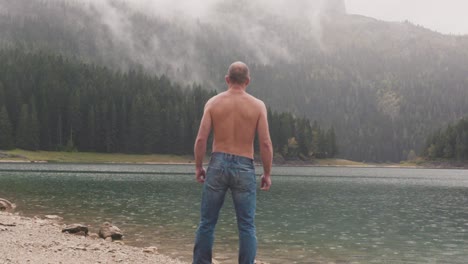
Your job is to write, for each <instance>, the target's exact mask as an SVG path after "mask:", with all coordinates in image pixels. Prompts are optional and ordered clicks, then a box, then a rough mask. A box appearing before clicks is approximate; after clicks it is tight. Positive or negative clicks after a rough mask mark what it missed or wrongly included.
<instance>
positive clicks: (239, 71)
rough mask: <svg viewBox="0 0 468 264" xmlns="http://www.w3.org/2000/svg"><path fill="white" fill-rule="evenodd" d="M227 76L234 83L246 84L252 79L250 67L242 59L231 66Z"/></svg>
mask: <svg viewBox="0 0 468 264" xmlns="http://www.w3.org/2000/svg"><path fill="white" fill-rule="evenodd" d="M227 77H228V78H229V81H230V82H231V83H233V84H241V85H242V84H246V83H247V81H248V80H249V79H250V72H249V67H247V65H246V64H245V63H243V62H241V61H237V62H234V63H233V64H231V66H229V69H228V72H227Z"/></svg>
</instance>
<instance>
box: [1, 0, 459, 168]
mask: <svg viewBox="0 0 468 264" xmlns="http://www.w3.org/2000/svg"><path fill="white" fill-rule="evenodd" d="M99 2H102V1H99ZM111 2H112V3H110V4H109V5H107V6H106V8H104V9H102V8H99V7H97V8H96V7H94V6H93V5H92V4H83V3H80V2H79V1H67V0H63V1H53V2H50V1H39V0H15V1H4V3H3V7H4V8H3V11H2V12H0V25H1V29H2V30H1V34H0V45H3V46H4V47H22V48H23V49H24V50H26V51H34V52H36V51H38V50H48V51H49V52H50V53H52V54H62V55H63V58H72V57H78V58H80V60H84V61H87V62H92V63H95V64H97V65H104V66H106V67H107V68H106V69H103V68H100V67H94V66H89V65H88V66H85V67H82V66H80V65H79V63H72V65H73V66H66V65H67V63H69V62H67V63H65V62H63V63H60V62H59V63H53V64H52V65H47V61H44V60H39V61H42V62H45V64H37V63H32V62H31V61H29V60H28V61H27V62H26V61H25V62H24V63H18V62H17V59H20V60H21V59H24V57H22V56H18V58H14V57H11V56H10V57H5V58H2V60H1V61H2V65H1V67H2V68H3V70H2V73H1V74H2V76H5V74H7V75H6V76H9V77H4V78H7V80H2V81H3V82H4V86H5V89H8V90H10V91H11V90H13V91H14V90H18V91H14V92H12V93H11V94H9V95H7V96H8V98H9V101H8V103H9V104H16V105H17V106H14V107H13V106H11V105H9V106H8V107H7V110H8V114H9V118H10V120H11V123H14V124H12V126H13V130H14V134H15V136H17V135H18V134H17V132H16V130H17V129H18V128H19V126H18V120H19V119H20V117H21V112H22V110H25V111H26V108H24V109H22V108H23V106H22V105H23V104H27V105H28V106H27V111H28V112H29V113H28V114H25V111H23V116H22V120H25V119H30V120H31V121H28V122H32V121H34V113H33V112H34V111H33V110H34V108H36V111H37V115H38V120H39V121H40V124H41V125H40V127H41V128H42V129H41V132H40V145H39V148H40V149H44V148H45V147H46V148H52V149H54V148H55V147H56V146H57V145H60V146H62V147H63V148H71V149H73V148H74V147H77V146H78V149H79V150H86V151H91V150H93V151H100V152H107V151H117V152H123V151H132V152H135V151H138V152H140V151H142V152H149V151H150V152H154V151H157V152H162V153H166V152H168V149H167V146H168V145H169V144H172V143H174V142H170V140H169V139H168V138H166V137H164V136H163V137H161V138H159V137H153V138H151V137H147V136H146V137H143V136H142V135H139V134H138V133H140V132H138V133H137V131H142V130H135V129H129V131H126V132H125V133H126V134H127V135H132V136H130V137H131V138H133V139H134V140H135V141H138V142H137V143H135V144H133V143H132V144H128V136H123V135H124V134H125V133H123V132H122V131H124V130H123V127H124V126H121V127H117V128H116V127H115V122H114V121H115V119H113V118H115V117H117V119H118V120H121V119H120V117H121V116H122V115H126V116H128V117H130V116H132V115H139V119H133V118H127V119H126V122H129V121H130V120H133V121H132V122H134V123H132V124H124V125H126V126H127V127H128V128H130V127H132V126H133V125H135V127H137V126H140V127H142V128H144V129H145V130H154V131H153V132H154V133H155V134H159V133H160V134H163V135H164V134H171V135H172V134H173V131H174V130H173V129H174V127H183V129H180V130H179V131H177V132H180V133H183V134H185V135H184V136H183V138H184V140H183V141H182V142H181V141H178V140H177V141H175V143H176V145H177V146H175V148H174V149H172V148H171V152H172V151H174V152H175V153H184V152H185V151H188V149H189V148H191V146H189V142H191V140H192V139H193V133H194V132H195V128H194V127H195V125H194V123H196V122H197V121H198V120H197V117H198V116H197V115H198V113H199V112H198V111H199V109H200V108H201V107H202V105H203V102H204V101H203V100H204V99H205V98H206V97H205V96H208V95H210V94H211V92H207V91H210V90H215V89H217V91H220V90H222V89H223V87H225V86H224V82H223V76H224V74H225V71H226V67H227V66H228V64H229V63H231V62H232V61H234V60H243V61H245V62H246V63H248V64H249V65H250V66H251V71H252V77H253V79H252V84H251V86H250V87H249V89H250V90H249V91H250V92H251V93H252V94H253V95H254V96H256V97H258V98H260V99H262V100H263V101H265V103H266V104H267V105H268V106H271V107H272V111H277V112H289V113H291V115H292V116H296V117H305V118H307V119H309V120H317V122H318V123H319V124H320V125H321V127H326V128H327V129H326V130H328V128H330V127H333V128H334V133H335V134H336V139H337V140H336V144H337V146H338V147H339V156H340V157H343V158H346V159H353V160H358V161H368V162H387V161H392V162H399V161H401V160H406V159H407V158H408V156H414V155H412V154H411V153H412V152H413V153H415V154H416V155H421V151H422V150H423V149H424V144H425V139H426V138H427V137H428V136H429V135H430V134H431V133H432V132H433V131H435V130H436V129H437V128H439V127H443V126H446V125H447V123H448V122H451V121H454V120H458V119H459V118H461V117H463V116H464V115H466V113H467V112H468V103H467V102H468V89H467V87H468V79H467V78H466V73H467V72H468V37H466V36H450V35H442V34H439V33H437V32H432V31H430V30H427V29H424V28H422V27H419V26H416V25H413V24H411V23H394V22H392V23H387V22H383V21H378V20H375V19H371V18H366V17H363V16H356V15H347V14H343V13H340V12H336V13H335V14H333V15H325V16H323V17H320V18H318V17H317V18H316V19H314V21H315V22H317V23H315V24H313V25H312V24H311V23H310V20H309V18H308V17H306V16H298V17H297V18H286V19H285V18H284V17H282V16H278V15H275V14H269V13H264V11H263V10H262V11H259V10H258V9H255V8H254V7H255V5H254V4H252V5H250V4H249V3H251V2H254V1H244V2H242V8H240V6H239V5H240V3H239V1H232V0H225V1H220V5H222V6H218V8H216V9H214V10H216V12H215V13H216V14H215V16H214V17H210V19H206V20H204V19H203V17H202V18H200V19H198V20H196V21H192V20H190V18H186V17H184V18H183V19H178V18H171V19H167V18H165V16H160V15H159V14H148V13H144V12H142V11H138V10H136V9H133V8H130V7H128V6H126V4H125V3H120V1H111ZM221 2H222V3H221ZM223 12H226V13H223ZM30 14H34V16H31V15H30ZM105 14H107V16H106V15H105ZM108 14H112V19H110V18H109V15H108ZM217 17H218V18H221V19H216V18H217ZM234 19H235V21H234ZM318 19H320V21H316V20H318ZM110 20H112V21H114V22H115V21H125V23H112V21H110ZM238 21H243V22H244V23H245V24H246V25H250V26H248V27H247V26H246V27H241V26H240V27H233V26H232V25H235V24H236V23H237V22H238ZM317 24H319V25H320V28H319V30H317V28H316V25H317ZM119 25H120V26H119ZM63 58H62V59H61V60H64V61H66V60H67V59H63ZM51 60H55V59H54V58H51ZM27 63H31V65H30V66H29V65H27ZM15 64H17V65H18V67H26V68H28V69H29V70H28V71H26V70H24V69H20V71H21V73H22V75H21V78H19V79H17V80H15V79H14V78H16V77H17V75H16V73H15V72H16V71H17V68H18V67H16V68H15V66H14V65H15ZM62 64H64V65H65V66H64V69H63V70H62V68H61V65H62ZM25 65H26V66H25ZM32 67H35V68H37V67H39V69H33V71H32V72H34V71H36V72H37V74H36V75H34V74H29V72H31V68H32ZM5 68H7V70H6V71H5ZM8 68H10V69H8ZM75 69H76V71H75ZM109 69H112V70H109ZM128 69H133V71H128ZM140 69H141V70H140ZM114 70H120V71H122V72H123V73H116V72H114ZM91 73H92V74H91ZM148 73H150V74H149V75H150V76H153V75H154V74H155V73H156V74H158V75H159V77H157V78H156V77H150V76H148ZM109 75H115V78H114V77H112V78H109V77H108V76H109ZM12 76H15V77H14V78H12ZM87 78H89V79H90V80H89V84H88V80H87ZM44 79H48V80H54V81H50V82H47V81H44ZM169 80H170V81H177V82H178V83H181V84H183V86H185V85H186V84H188V85H189V86H191V88H189V89H188V90H189V91H185V90H182V89H174V90H176V91H177V92H175V91H174V94H179V95H177V96H174V95H173V94H172V92H171V93H166V95H164V96H161V97H158V98H159V99H158V100H156V101H154V100H153V99H152V97H154V94H157V93H159V92H157V91H163V90H164V91H166V90H172V88H175V87H177V85H175V84H173V83H171V82H169ZM193 82H197V83H199V84H200V85H196V86H192V85H191V84H192V83H193ZM7 83H8V84H7ZM31 83H38V84H41V85H48V88H47V90H44V89H43V88H41V87H38V88H37V89H35V90H34V91H35V92H34V93H35V99H34V100H33V101H35V102H34V104H35V107H34V106H33V103H32V102H31V100H30V98H29V97H30V96H31V93H28V92H26V91H24V90H25V89H28V91H29V90H31V89H29V88H24V87H30V86H31ZM166 83H171V85H166ZM7 85H8V87H7ZM149 86H157V87H158V90H157V91H153V90H152V87H149ZM62 87H65V88H64V91H61V90H62ZM75 87H79V89H75ZM111 87H112V88H111ZM143 87H144V88H143ZM124 89H129V91H127V90H124ZM159 89H161V90H159ZM101 90H102V92H101ZM90 91H91V92H90ZM111 91H112V92H111ZM148 91H150V92H148ZM191 91H193V92H191ZM46 92H47V93H46ZM109 94H111V96H109ZM163 94H164V93H161V95H163ZM195 94H198V96H199V97H197V96H195ZM57 95H59V96H57ZM147 95H149V97H148V96H147ZM49 96H55V98H54V99H52V101H47V102H46V103H45V104H44V102H42V101H41V100H42V99H41V98H44V97H49ZM65 97H66V98H65ZM68 97H70V98H68ZM122 98H124V100H123V101H122V100H120V99H122ZM188 99H190V100H189V101H185V100H188ZM181 101H182V103H181V104H180V102H181ZM150 102H155V104H154V105H151V103H150ZM186 104H191V105H192V106H188V105H186ZM77 105H80V108H79V109H80V110H81V111H80V112H77V115H76V116H74V117H71V116H70V109H73V108H74V107H76V106H77ZM82 105H86V106H89V108H83V107H82ZM124 105H125V107H123V106H124ZM44 106H45V107H47V108H48V109H49V110H47V111H44ZM166 106H167V109H166ZM181 106H183V108H185V109H189V110H187V111H188V112H184V110H182V109H180V107H181ZM159 108H160V109H165V110H166V112H164V111H162V112H159V113H158V114H159V117H155V118H156V120H159V121H157V122H156V123H158V124H160V125H158V127H155V126H154V123H152V122H147V121H144V122H143V121H141V120H140V119H145V120H148V119H147V117H148V116H146V117H143V116H145V114H144V112H145V111H148V112H151V111H152V110H149V109H159ZM173 108H175V110H174V109H173ZM113 109H115V111H114V110H113ZM83 110H84V111H83ZM167 111H176V112H178V111H180V113H183V112H184V114H181V115H179V116H180V119H181V120H180V122H179V123H177V125H175V124H171V125H173V127H167V126H166V124H165V123H164V122H165V121H164V118H165V115H166V114H165V113H167ZM45 112H47V113H53V114H51V115H49V116H44V113H45ZM57 113H62V115H58V114H57ZM104 113H105V114H104ZM189 114H190V117H187V115H189ZM78 117H79V118H78ZM44 118H48V119H47V120H46V119H44ZM70 118H71V119H70ZM70 120H75V121H76V122H78V121H80V122H81V123H82V124H81V125H86V126H89V129H88V128H86V130H85V131H87V132H89V133H95V135H96V137H95V138H96V141H95V142H94V141H93V142H87V141H84V140H83V138H82V137H83V133H82V132H83V130H81V131H78V130H77V125H78V127H81V126H80V124H77V123H75V121H73V122H72V123H74V124H73V130H72V131H71V130H70V127H71V126H70V122H71V121H70ZM93 120H94V122H93ZM112 120H114V121H112ZM13 121H14V122H13ZM140 121H141V122H140ZM44 122H46V123H49V125H47V126H46V125H43V123H44ZM121 125H122V124H121ZM179 125H182V126H179ZM58 127H61V129H58ZM47 129H49V130H50V131H49V132H47V131H45V130H47ZM326 130H324V131H325V132H324V133H325V134H326V133H327V132H326ZM20 131H21V130H20ZM116 131H118V132H117V138H118V139H119V142H124V141H122V140H123V137H126V138H127V143H124V146H117V145H115V143H114V142H115V141H114V140H113V138H115V134H116V133H115V132H116ZM132 133H133V134H132ZM141 133H146V132H141ZM294 134H295V135H294V136H292V134H291V135H288V136H287V139H282V140H283V141H282V142H281V143H279V145H281V146H282V147H281V149H277V151H278V152H281V153H283V154H286V156H288V155H290V153H293V152H294V151H296V150H295V147H294V140H292V139H293V138H294V139H295V141H296V142H297V143H299V142H300V140H301V139H300V138H301V137H300V133H296V132H295V133H294ZM296 134H297V135H296ZM47 135H51V136H50V138H47ZM148 135H149V134H148ZM91 136H92V135H87V136H84V137H85V138H90V137H91ZM21 137H22V136H21ZM80 137H81V138H80ZM178 138H181V136H175V137H174V138H173V139H172V140H174V139H178ZM70 139H72V140H70ZM158 139H161V141H162V142H157V141H158ZM56 141H58V142H56ZM130 141H133V140H130ZM286 141H290V143H291V144H289V145H290V146H287V150H286V151H285V148H284V146H286V144H285V142H286ZM20 142H21V140H20ZM142 142H145V143H142ZM23 143H27V142H24V141H23V142H21V144H23ZM160 143H162V144H163V145H164V144H167V145H166V146H165V147H162V146H161V145H160ZM29 144H30V143H29ZM125 144H126V145H125ZM190 144H191V143H190ZM305 145H308V143H306V144H305ZM305 145H304V146H305ZM304 146H302V147H300V148H299V147H298V149H300V150H299V151H298V152H301V153H303V154H304V153H311V152H312V153H319V152H320V153H323V149H324V148H322V150H319V151H318V152H317V150H312V151H311V150H310V147H304ZM309 146H310V144H309ZM10 147H11V146H10ZM33 147H34V146H33ZM410 154H411V155H410ZM319 155H322V154H319Z"/></svg>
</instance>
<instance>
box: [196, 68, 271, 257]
mask: <svg viewBox="0 0 468 264" xmlns="http://www.w3.org/2000/svg"><path fill="white" fill-rule="evenodd" d="M225 79H226V83H227V85H228V90H227V91H225V92H223V93H220V94H218V95H216V96H214V97H213V98H211V99H210V100H208V102H207V103H206V105H205V110H204V113H203V118H202V120H201V124H200V129H199V131H198V136H197V139H196V141H195V147H194V152H195V162H196V179H197V181H198V182H200V183H204V186H203V195H202V203H201V217H200V218H201V219H200V224H199V226H198V229H197V234H196V239H195V247H194V254H193V263H194V264H208V263H211V259H212V249H213V241H214V229H215V226H216V222H217V221H218V216H219V210H220V209H221V207H222V206H223V203H224V197H225V195H226V191H227V190H228V189H230V190H231V193H232V199H233V201H234V207H235V210H236V216H237V227H238V230H239V263H240V264H253V263H254V261H255V255H256V251H257V238H256V236H255V224H254V219H255V207H256V191H257V190H256V185H257V184H256V179H255V168H254V164H253V156H254V146H253V143H254V138H255V133H257V134H258V140H259V144H260V155H261V158H262V162H263V176H262V179H261V189H262V190H265V191H268V190H269V189H270V186H271V179H270V173H271V163H272V157H273V147H272V144H271V139H270V133H269V130H268V119H267V109H266V107H265V104H264V103H263V102H262V101H260V100H258V99H256V98H255V97H253V96H251V95H249V94H248V93H247V92H246V91H245V90H246V88H247V86H248V85H249V83H250V74H249V68H248V67H247V65H245V64H244V63H242V62H235V63H233V64H232V65H231V66H230V67H229V70H228V74H227V75H226V77H225ZM211 129H213V132H214V140H213V151H212V152H213V153H212V155H211V160H210V164H209V166H208V171H207V172H206V173H205V169H204V168H203V158H204V156H205V152H206V144H207V140H208V136H209V134H210V132H211Z"/></svg>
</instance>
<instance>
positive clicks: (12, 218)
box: [0, 212, 186, 264]
mask: <svg viewBox="0 0 468 264" xmlns="http://www.w3.org/2000/svg"><path fill="white" fill-rule="evenodd" d="M62 227H63V225H62V224H59V222H58V220H50V219H39V218H27V217H22V216H19V215H15V214H11V213H3V212H2V213H0V263H2V264H3V263H8V264H9V263H21V264H23V263H34V264H36V263H37V264H42V263H44V264H45V263H47V264H55V263H57V264H58V263H63V264H65V263H67V264H68V263H71V264H74V263H86V264H89V263H142V264H144V263H156V264H158V263H164V264H186V262H182V261H179V260H177V259H171V258H169V257H167V256H164V255H160V254H158V253H157V250H156V248H154V247H152V248H146V249H143V248H137V247H131V246H126V245H122V244H120V243H115V242H109V241H105V240H102V239H99V238H91V237H89V236H88V237H84V236H77V235H71V234H65V233H62V232H61V230H62Z"/></svg>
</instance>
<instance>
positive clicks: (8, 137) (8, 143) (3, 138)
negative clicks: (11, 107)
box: [0, 106, 14, 150]
mask: <svg viewBox="0 0 468 264" xmlns="http://www.w3.org/2000/svg"><path fill="white" fill-rule="evenodd" d="M13 148H14V140H13V130H12V126H11V123H10V118H9V116H8V111H7V109H6V107H5V106H2V108H1V110H0V149H3V150H8V149H13Z"/></svg>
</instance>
